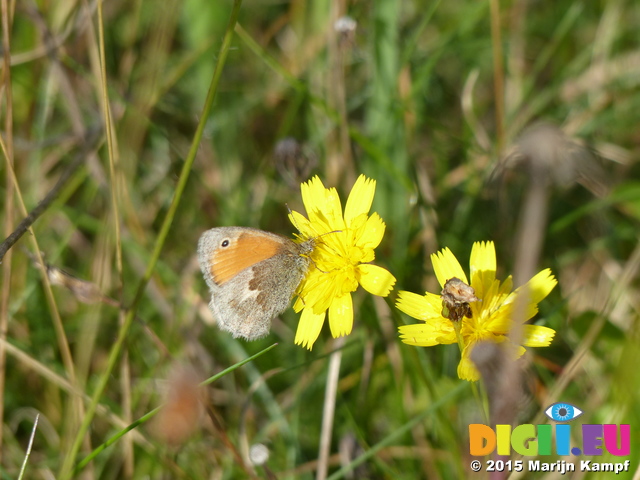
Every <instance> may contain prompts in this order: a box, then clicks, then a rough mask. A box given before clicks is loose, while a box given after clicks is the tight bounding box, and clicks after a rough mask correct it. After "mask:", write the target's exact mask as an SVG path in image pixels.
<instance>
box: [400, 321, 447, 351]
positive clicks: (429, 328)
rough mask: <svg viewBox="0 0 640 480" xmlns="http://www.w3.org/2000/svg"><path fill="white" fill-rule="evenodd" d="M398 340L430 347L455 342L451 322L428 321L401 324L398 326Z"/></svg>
mask: <svg viewBox="0 0 640 480" xmlns="http://www.w3.org/2000/svg"><path fill="white" fill-rule="evenodd" d="M398 331H399V332H400V340H402V342H403V343H406V344H407V345H415V346H417V347H431V346H433V345H438V344H443V345H446V344H451V343H455V342H456V333H455V331H454V330H453V325H451V322H449V323H448V324H446V323H445V322H437V321H436V322H428V323H416V324H414V325H402V326H400V327H398Z"/></svg>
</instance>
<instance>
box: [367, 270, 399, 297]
mask: <svg viewBox="0 0 640 480" xmlns="http://www.w3.org/2000/svg"><path fill="white" fill-rule="evenodd" d="M358 272H359V273H360V285H362V288H364V289H365V290H366V291H367V292H369V293H372V294H374V295H379V296H381V297H386V296H387V295H389V292H390V291H391V289H392V288H393V285H394V284H395V283H396V277H394V276H393V275H391V273H389V272H388V271H387V270H385V269H384V268H382V267H378V266H377V265H371V264H369V263H364V264H362V265H359V266H358Z"/></svg>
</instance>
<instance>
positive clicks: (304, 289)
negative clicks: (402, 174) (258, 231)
mask: <svg viewBox="0 0 640 480" xmlns="http://www.w3.org/2000/svg"><path fill="white" fill-rule="evenodd" d="M375 190H376V182H375V180H371V179H368V178H366V177H365V176H364V175H360V177H358V180H357V181H356V183H355V185H354V186H353V188H352V189H351V193H350V194H349V198H348V199H347V205H346V207H345V210H344V215H343V213H342V205H341V203H340V198H339V197H338V192H337V191H336V189H335V188H325V187H324V185H323V184H322V181H321V180H320V179H319V178H318V177H317V176H316V177H313V178H312V179H311V180H310V181H309V182H307V183H303V184H302V185H301V191H302V201H303V203H304V206H305V209H306V210H307V215H308V216H309V218H308V219H307V218H305V217H304V216H303V215H301V214H300V213H298V212H291V214H290V215H289V218H290V220H291V222H292V223H293V224H294V225H295V226H296V227H297V228H298V230H300V235H301V237H302V238H305V239H310V238H311V239H315V248H314V250H313V252H312V253H311V255H310V256H311V266H310V268H309V272H308V273H307V276H306V278H305V280H303V282H302V283H301V284H300V286H299V287H298V290H297V291H296V293H297V295H298V299H297V301H296V303H295V304H294V306H293V309H294V310H295V311H296V312H300V311H301V310H302V315H301V316H300V323H299V324H298V330H297V332H296V338H295V343H296V344H298V345H302V346H303V347H306V348H308V349H309V350H311V348H312V347H313V344H314V342H315V341H316V339H317V338H318V335H320V330H321V329H322V324H323V323H324V318H325V315H326V312H327V310H329V327H330V328H331V334H332V335H333V337H334V338H337V337H340V336H343V335H348V334H349V333H351V328H352V327H353V303H352V300H351V292H354V291H355V290H356V289H357V288H358V285H362V287H363V288H364V289H365V290H367V291H368V292H369V293H372V294H374V295H380V296H383V297H385V296H387V295H388V294H389V292H390V291H391V288H392V287H393V285H394V283H395V282H396V279H395V277H394V276H393V275H391V273H389V272H388V271H387V270H385V269H384V268H382V267H378V266H376V265H371V264H370V263H369V262H371V261H373V259H374V258H375V255H374V252H373V249H374V248H376V247H377V246H378V245H379V244H380V242H381V241H382V237H383V235H384V229H385V224H384V222H383V221H382V219H381V218H380V216H379V215H378V214H377V213H373V214H371V215H369V209H370V208H371V203H372V202H373V196H374V194H375Z"/></svg>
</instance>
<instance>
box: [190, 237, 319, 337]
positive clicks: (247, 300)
mask: <svg viewBox="0 0 640 480" xmlns="http://www.w3.org/2000/svg"><path fill="white" fill-rule="evenodd" d="M314 248H315V240H314V239H309V240H306V241H304V242H302V243H296V242H294V241H293V240H291V239H289V238H287V237H283V236H281V235H277V234H275V233H270V232H265V231H263V230H257V229H255V228H249V227H218V228H212V229H211V230H207V231H206V232H205V233H203V234H202V236H201V237H200V240H199V242H198V260H199V262H200V268H201V270H202V273H203V274H204V278H205V280H206V282H207V285H209V289H210V290H211V301H210V302H209V308H210V309H211V312H212V313H213V316H214V317H215V319H216V321H217V322H218V325H219V326H220V328H221V329H222V330H225V331H228V332H231V334H232V335H233V336H234V337H242V338H246V339H247V340H255V339H258V338H261V337H264V336H266V335H267V334H268V333H269V329H270V327H271V320H273V318H274V317H276V316H277V315H279V314H281V313H282V312H283V311H285V310H286V309H287V307H288V306H289V303H290V301H291V297H293V295H294V293H295V291H296V289H297V288H298V285H300V282H301V281H302V280H303V279H304V277H305V275H306V273H307V270H308V269H309V265H310V263H311V259H310V257H309V255H310V254H311V252H312V251H313V249H314Z"/></svg>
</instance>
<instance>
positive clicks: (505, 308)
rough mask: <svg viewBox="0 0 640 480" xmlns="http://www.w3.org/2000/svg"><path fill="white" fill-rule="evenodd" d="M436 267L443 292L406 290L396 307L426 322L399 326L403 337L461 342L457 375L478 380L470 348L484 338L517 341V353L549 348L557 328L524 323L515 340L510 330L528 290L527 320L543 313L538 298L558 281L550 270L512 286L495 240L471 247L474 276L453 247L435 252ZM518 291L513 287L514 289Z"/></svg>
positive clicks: (424, 343)
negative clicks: (502, 272) (500, 267)
mask: <svg viewBox="0 0 640 480" xmlns="http://www.w3.org/2000/svg"><path fill="white" fill-rule="evenodd" d="M431 263H432V264H433V270H434V272H435V274H436V277H437V278H438V282H439V283H440V285H442V287H443V288H442V295H441V296H440V295H436V294H433V293H429V292H426V293H425V294H424V295H418V294H416V293H411V292H404V291H401V292H399V293H398V301H397V303H396V306H397V307H398V309H399V310H401V311H403V312H404V313H406V314H407V315H410V316H412V317H414V318H417V319H418V320H422V322H421V323H418V324H414V325H403V326H401V327H399V330H400V339H401V340H402V341H403V342H404V343H406V344H409V345H416V346H421V347H429V346H433V345H438V344H441V345H444V344H450V343H457V344H458V346H459V348H460V350H461V354H462V358H461V360H460V364H459V365H458V376H459V377H460V378H462V379H464V380H471V381H475V380H477V379H478V378H479V376H480V375H479V373H478V370H477V368H476V367H475V365H474V364H473V362H472V361H471V351H472V350H473V348H474V347H475V346H476V345H477V344H478V343H480V342H493V343H498V344H502V343H504V344H512V346H513V347H514V348H513V351H514V352H515V353H514V356H515V358H518V357H520V356H521V355H522V354H523V353H524V351H525V349H524V347H546V346H548V345H549V344H550V343H551V340H552V339H553V336H554V335H555V333H556V332H555V331H554V330H552V329H550V328H547V327H543V326H541V325H528V324H525V325H521V332H522V336H521V338H520V339H519V340H520V341H519V343H520V345H518V344H513V341H512V338H511V337H510V335H509V333H510V332H511V330H512V328H513V326H514V323H515V321H516V320H515V318H514V305H515V304H516V299H517V298H518V297H520V296H521V295H523V292H525V293H524V295H526V312H525V315H524V318H518V321H519V322H524V321H526V320H529V319H530V318H532V317H533V316H534V315H535V314H536V313H537V312H538V303H539V302H540V301H541V300H542V299H543V298H545V297H546V296H547V295H548V294H549V292H551V290H553V287H555V285H556V284H557V283H558V282H557V281H556V279H555V278H554V276H553V275H552V274H551V270H549V269H548V268H547V269H545V270H542V271H541V272H539V273H538V274H537V275H535V276H534V277H533V278H532V279H531V280H529V281H528V282H527V284H526V285H523V286H522V287H520V288H516V289H515V290H513V281H512V279H511V277H510V276H509V277H507V278H506V279H505V280H504V281H500V280H498V279H497V278H496V270H497V265H496V250H495V247H494V245H493V242H476V243H474V244H473V248H472V249H471V260H470V262H469V266H470V269H469V270H470V277H471V281H470V282H469V281H468V280H467V274H466V273H465V271H464V270H463V268H462V267H461V266H460V263H459V262H458V260H457V259H456V257H454V255H453V253H451V250H449V249H448V248H444V249H443V250H441V251H439V252H438V253H435V254H433V255H431ZM512 290H513V291H512Z"/></svg>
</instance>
